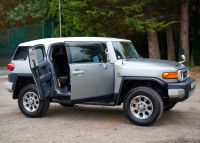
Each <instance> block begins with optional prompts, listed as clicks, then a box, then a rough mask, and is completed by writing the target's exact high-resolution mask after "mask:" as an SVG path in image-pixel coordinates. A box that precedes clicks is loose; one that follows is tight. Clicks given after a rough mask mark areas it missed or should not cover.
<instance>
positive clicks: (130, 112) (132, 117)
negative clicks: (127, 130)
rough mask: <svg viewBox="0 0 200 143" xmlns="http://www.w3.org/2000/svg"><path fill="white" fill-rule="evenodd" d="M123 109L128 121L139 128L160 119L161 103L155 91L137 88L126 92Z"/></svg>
mask: <svg viewBox="0 0 200 143" xmlns="http://www.w3.org/2000/svg"><path fill="white" fill-rule="evenodd" d="M123 108H124V112H125V114H126V116H127V118H128V119H129V121H131V122H132V123H134V124H136V125H139V126H148V125H151V124H153V123H154V122H155V121H157V120H158V119H159V118H160V117H161V115H162V113H163V101H162V99H161V97H160V95H159V94H158V93H157V92H156V91H155V90H153V89H151V88H148V87H138V88H135V89H132V90H131V91H129V92H128V94H127V95H126V97H125V99H124V104H123Z"/></svg>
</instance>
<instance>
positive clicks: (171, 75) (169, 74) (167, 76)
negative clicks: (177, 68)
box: [162, 72, 178, 79]
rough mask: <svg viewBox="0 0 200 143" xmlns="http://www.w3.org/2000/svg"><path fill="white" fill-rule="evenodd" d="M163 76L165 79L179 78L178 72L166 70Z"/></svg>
mask: <svg viewBox="0 0 200 143" xmlns="http://www.w3.org/2000/svg"><path fill="white" fill-rule="evenodd" d="M162 77H163V78H164V79H177V78H178V72H164V73H163V74H162Z"/></svg>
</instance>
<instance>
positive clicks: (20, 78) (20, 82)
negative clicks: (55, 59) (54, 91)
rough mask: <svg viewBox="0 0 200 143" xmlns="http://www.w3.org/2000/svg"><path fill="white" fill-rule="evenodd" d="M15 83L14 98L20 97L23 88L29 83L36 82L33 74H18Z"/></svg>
mask: <svg viewBox="0 0 200 143" xmlns="http://www.w3.org/2000/svg"><path fill="white" fill-rule="evenodd" d="M14 81H15V82H14V83H13V89H12V90H13V96H12V98H13V99H18V96H19V93H20V91H21V89H22V88H23V87H25V86H27V85H29V84H35V81H34V79H33V76H32V75H31V74H18V75H16V77H15V80H14Z"/></svg>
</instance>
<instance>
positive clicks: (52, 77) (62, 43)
mask: <svg viewBox="0 0 200 143" xmlns="http://www.w3.org/2000/svg"><path fill="white" fill-rule="evenodd" d="M8 69H9V70H10V73H9V75H8V82H6V83H5V87H6V89H7V90H8V91H10V92H12V93H13V97H12V98H13V99H18V105H19V108H20V110H21V112H22V113H23V114H24V115H25V116H27V117H31V118H34V117H41V116H42V115H44V114H45V113H46V112H47V110H48V108H49V104H50V102H55V103H59V104H61V105H62V106H73V105H75V104H92V105H108V106H116V105H120V104H121V103H123V109H124V112H125V115H126V116H127V118H128V119H129V120H130V121H131V122H132V123H134V124H136V125H140V126H147V125H151V124H152V123H154V122H155V121H157V120H158V119H159V118H160V117H161V115H162V113H163V110H170V109H171V108H173V107H174V106H175V105H176V104H177V103H178V102H180V101H184V100H186V99H187V98H189V96H190V95H191V94H192V92H193V91H194V89H195V79H193V78H189V70H188V68H187V67H186V66H185V65H183V64H182V62H179V63H178V62H173V61H166V60H156V59H145V58H142V57H141V56H139V54H138V53H137V51H136V50H135V48H134V46H133V44H132V42H131V41H130V40H125V39H117V38H102V37H71V38H50V39H41V40H35V41H30V42H26V43H22V44H20V45H19V46H18V48H17V50H16V52H15V54H14V55H13V57H12V59H11V62H10V64H8Z"/></svg>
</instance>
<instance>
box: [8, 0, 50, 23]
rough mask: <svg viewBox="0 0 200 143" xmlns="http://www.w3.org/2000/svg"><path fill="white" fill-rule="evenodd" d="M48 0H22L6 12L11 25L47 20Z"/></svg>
mask: <svg viewBox="0 0 200 143" xmlns="http://www.w3.org/2000/svg"><path fill="white" fill-rule="evenodd" d="M48 11H49V1H48V0H24V1H22V2H20V3H19V4H18V5H17V6H15V7H14V8H13V9H12V10H10V11H8V12H7V16H8V20H9V21H10V22H11V23H12V25H13V26H19V25H24V24H36V23H37V24H38V23H41V22H44V21H46V20H48Z"/></svg>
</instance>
